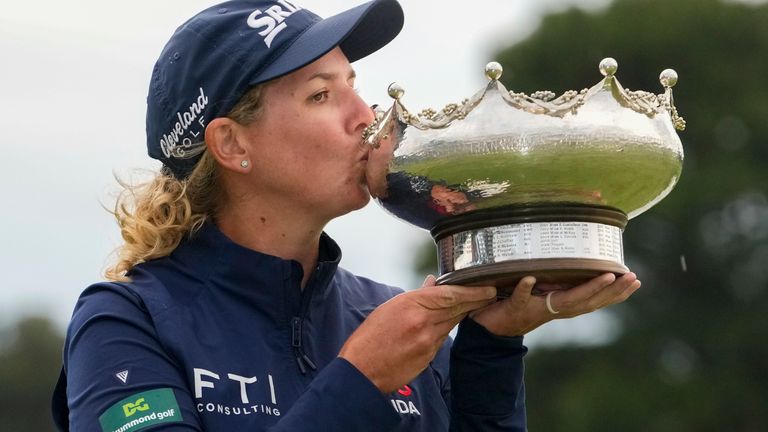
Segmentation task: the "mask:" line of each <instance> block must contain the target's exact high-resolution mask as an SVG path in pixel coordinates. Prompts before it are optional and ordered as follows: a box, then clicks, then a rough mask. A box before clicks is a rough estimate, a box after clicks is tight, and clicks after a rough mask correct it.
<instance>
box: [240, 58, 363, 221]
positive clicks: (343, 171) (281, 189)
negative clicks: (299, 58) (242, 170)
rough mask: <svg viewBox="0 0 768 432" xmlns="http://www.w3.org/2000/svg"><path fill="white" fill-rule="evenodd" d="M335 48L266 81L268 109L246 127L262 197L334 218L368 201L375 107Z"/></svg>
mask: <svg viewBox="0 0 768 432" xmlns="http://www.w3.org/2000/svg"><path fill="white" fill-rule="evenodd" d="M354 83H355V73H354V71H353V70H352V67H351V66H350V64H349V61H347V58H346V57H345V56H344V54H343V53H342V51H341V50H340V49H339V48H336V49H334V50H332V51H331V52H329V53H328V54H326V55H324V56H323V57H321V58H320V59H318V60H316V61H315V62H313V63H311V64H309V65H307V66H305V67H303V68H302V69H299V70H297V71H295V72H293V73H291V74H289V75H286V76H285V77H283V78H280V79H279V80H277V81H276V82H274V83H272V84H271V85H269V86H267V88H266V89H265V93H264V99H263V101H264V111H263V112H262V114H261V115H260V116H259V117H258V118H257V120H256V121H254V122H253V123H252V124H250V125H249V126H248V129H247V133H248V137H249V140H248V141H249V144H250V146H251V147H252V148H251V151H252V152H251V153H250V154H251V155H252V159H253V161H252V162H253V164H254V165H253V171H252V172H253V173H254V175H255V176H256V179H255V182H254V184H253V187H254V188H256V189H257V191H258V193H259V196H260V198H262V199H266V200H267V202H269V203H273V204H277V205H284V206H286V207H285V208H286V209H287V210H289V211H291V210H292V211H295V210H297V209H298V210H301V211H307V212H312V213H311V214H312V215H316V216H319V217H321V218H324V219H327V220H330V219H332V218H334V217H336V216H340V215H342V214H345V213H348V212H350V211H352V210H356V209H359V208H361V207H363V206H364V205H365V204H366V203H367V202H368V200H369V199H370V196H369V194H368V189H367V187H366V183H365V167H366V164H367V161H368V148H367V146H366V145H364V144H363V143H362V138H361V134H362V131H363V129H364V128H365V127H366V126H367V125H368V124H369V123H370V122H372V121H373V118H374V117H373V113H372V111H371V109H370V107H369V106H368V105H366V104H365V103H364V102H363V100H362V99H361V98H360V97H359V96H358V94H357V92H356V91H355V88H354Z"/></svg>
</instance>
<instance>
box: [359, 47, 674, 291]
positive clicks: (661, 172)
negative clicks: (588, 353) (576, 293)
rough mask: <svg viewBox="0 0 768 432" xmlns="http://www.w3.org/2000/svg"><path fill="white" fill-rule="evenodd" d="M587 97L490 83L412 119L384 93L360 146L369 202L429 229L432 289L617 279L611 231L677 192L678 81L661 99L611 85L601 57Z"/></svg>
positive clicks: (493, 69)
mask: <svg viewBox="0 0 768 432" xmlns="http://www.w3.org/2000/svg"><path fill="white" fill-rule="evenodd" d="M599 70H600V73H601V74H602V75H603V77H604V78H603V79H602V80H601V81H600V82H598V83H597V84H596V85H594V86H593V87H591V88H588V89H587V88H585V89H583V90H580V91H575V90H570V91H566V92H565V93H563V94H562V95H560V96H556V95H555V93H553V92H551V91H537V92H534V93H531V94H530V95H527V94H525V93H520V92H514V91H507V89H506V88H505V87H504V85H502V84H501V82H499V79H500V78H501V76H502V73H503V69H502V67H501V65H500V64H498V63H496V62H491V63H488V64H487V65H486V68H485V75H486V77H487V78H488V80H489V83H488V84H487V85H486V86H485V88H483V89H482V90H481V91H479V92H477V93H476V94H475V95H474V96H472V97H471V98H469V99H465V100H464V101H462V102H461V103H452V104H448V105H446V106H445V107H443V108H442V109H440V110H434V109H430V108H428V109H425V110H422V111H421V112H420V113H418V114H416V115H414V114H412V113H411V112H409V111H408V110H407V109H406V108H405V106H404V105H403V104H402V101H401V99H402V98H403V95H404V94H405V91H404V89H403V88H402V87H401V86H400V85H398V84H396V83H393V84H391V85H390V86H389V89H388V92H389V95H390V97H392V98H393V99H394V104H393V106H392V108H391V109H390V110H389V111H388V112H386V113H382V112H379V113H378V114H377V116H376V117H377V120H376V122H375V124H373V125H371V126H370V127H369V128H367V129H366V131H365V132H364V134H363V138H364V139H365V140H366V141H367V142H368V143H369V144H370V145H371V146H372V147H373V148H374V150H372V151H371V155H370V157H369V168H368V173H367V177H368V184H369V189H370V191H371V194H372V195H373V196H374V197H375V198H377V199H378V201H379V203H380V204H381V205H382V206H383V207H384V208H385V209H387V210H388V211H389V212H391V213H392V214H394V215H395V216H397V217H399V218H401V219H404V220H405V221H407V222H410V223H412V224H414V225H417V226H420V227H422V228H426V229H429V230H430V231H431V233H432V235H433V237H434V238H435V241H436V243H437V246H438V256H439V257H440V272H441V277H440V278H439V279H438V281H440V282H445V283H448V282H450V283H464V284H473V283H493V284H496V285H501V286H509V285H512V284H514V282H515V281H516V280H518V279H519V278H520V277H522V276H524V275H525V274H534V275H535V276H537V277H539V280H550V281H555V282H563V281H566V282H568V281H570V282H573V281H578V280H579V279H583V278H586V277H590V276H593V275H596V274H599V273H602V272H606V271H612V272H615V273H623V272H626V271H627V268H626V267H625V266H624V262H623V246H622V245H621V232H622V230H623V229H624V227H625V225H626V223H627V220H628V219H631V218H633V217H635V216H637V215H639V214H640V213H642V212H644V211H646V210H647V209H649V208H650V207H652V206H653V205H655V204H656V203H657V202H659V201H660V200H661V199H662V198H664V197H665V196H666V195H667V194H668V193H669V192H670V191H671V190H672V188H673V187H674V185H675V184H676V183H677V180H678V178H679V176H680V173H681V170H682V159H683V149H682V145H681V143H680V139H679V137H678V136H677V133H676V132H675V130H683V129H684V128H685V120H683V118H682V117H680V116H679V114H678V112H677V109H676V107H675V105H674V100H673V96H672V87H673V86H674V85H675V84H676V83H677V73H675V71H674V70H672V69H667V70H664V71H663V72H662V73H661V75H660V76H659V81H660V82H661V84H662V86H663V88H664V92H663V93H662V94H658V95H657V94H653V93H650V92H646V91H639V90H638V91H631V90H628V89H625V88H623V87H622V86H621V84H620V83H619V81H618V80H617V79H616V77H615V74H616V72H617V70H618V63H617V62H616V60H614V59H612V58H606V59H604V60H603V61H601V62H600V65H599Z"/></svg>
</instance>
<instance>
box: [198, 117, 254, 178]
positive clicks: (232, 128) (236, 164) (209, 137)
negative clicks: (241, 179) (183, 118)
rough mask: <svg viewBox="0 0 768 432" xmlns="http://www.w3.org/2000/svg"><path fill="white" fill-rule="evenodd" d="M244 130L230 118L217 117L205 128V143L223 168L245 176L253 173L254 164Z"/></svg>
mask: <svg viewBox="0 0 768 432" xmlns="http://www.w3.org/2000/svg"><path fill="white" fill-rule="evenodd" d="M242 129H243V126H242V125H240V124H239V123H237V122H236V121H234V120H232V119H230V118H228V117H217V118H215V119H213V120H211V122H210V123H208V126H207V127H206V128H205V143H206V145H207V146H208V151H210V152H211V153H212V154H213V156H214V157H215V158H216V161H217V162H218V163H219V165H220V166H221V167H223V168H225V169H227V170H230V171H233V172H236V173H241V174H245V173H248V172H250V171H251V166H252V163H251V158H250V155H249V151H248V148H247V147H246V146H245V141H244V140H243V136H244V135H243V133H242Z"/></svg>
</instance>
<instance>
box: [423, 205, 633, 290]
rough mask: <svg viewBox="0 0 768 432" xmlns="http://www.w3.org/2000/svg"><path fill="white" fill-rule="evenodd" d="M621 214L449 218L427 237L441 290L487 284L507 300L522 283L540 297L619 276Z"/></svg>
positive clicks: (554, 210) (533, 212) (503, 211)
mask: <svg viewBox="0 0 768 432" xmlns="http://www.w3.org/2000/svg"><path fill="white" fill-rule="evenodd" d="M626 223H627V217H626V215H625V214H624V213H622V212H620V211H618V210H615V209H611V208H603V207H587V206H572V205H564V206H546V207H544V206H541V207H526V208H515V207H512V208H509V207H508V208H498V209H493V210H487V211H479V212H474V213H471V214H467V215H461V216H454V217H451V219H450V220H448V221H444V222H442V223H441V224H439V225H438V226H436V227H435V228H434V229H433V230H432V235H433V237H434V238H435V242H436V243H437V247H438V256H439V267H440V275H441V276H440V277H439V278H438V279H437V282H438V283H441V284H456V285H468V286H472V285H475V286H478V285H493V286H496V287H497V289H498V290H499V295H500V296H507V295H509V294H511V293H512V291H513V290H514V288H515V285H516V284H517V283H518V282H519V281H520V279H522V278H523V277H524V276H527V275H530V276H534V277H536V280H537V287H536V288H535V290H536V291H537V292H538V293H541V292H545V291H549V290H553V289H568V288H570V287H572V286H575V285H578V284H580V283H582V282H585V281H587V280H589V279H591V278H594V277H596V276H599V275H601V274H603V273H615V274H617V275H621V274H624V273H626V272H628V271H629V269H627V267H626V266H625V265H624V253H623V245H622V240H621V232H622V230H623V228H624V227H625V226H626Z"/></svg>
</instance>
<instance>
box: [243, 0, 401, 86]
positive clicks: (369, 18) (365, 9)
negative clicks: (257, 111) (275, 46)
mask: <svg viewBox="0 0 768 432" xmlns="http://www.w3.org/2000/svg"><path fill="white" fill-rule="evenodd" d="M403 20H404V19H403V9H402V8H401V7H400V4H399V3H398V2H397V1H396V0H374V1H372V2H369V3H364V4H362V5H360V6H357V7H354V8H352V9H349V10H347V11H344V12H342V13H339V14H337V15H334V16H332V17H329V18H326V19H323V20H321V21H318V22H317V23H315V24H314V25H313V26H311V27H310V28H308V29H307V30H306V31H305V32H304V33H302V34H301V35H300V36H299V37H297V38H296V40H295V41H294V42H293V43H292V44H291V45H290V46H289V47H287V48H286V49H285V51H283V52H282V53H280V54H279V56H278V58H277V59H276V60H275V61H274V62H273V63H271V64H269V65H268V66H267V67H266V68H264V69H263V70H261V71H259V72H257V73H256V75H254V76H253V77H252V78H251V80H250V84H251V85H255V84H259V83H262V82H265V81H269V80H271V79H274V78H278V77H280V76H282V75H285V74H288V73H290V72H293V71H295V70H297V69H300V68H302V67H304V66H306V65H308V64H310V63H312V62H313V61H315V60H317V59H318V58H320V57H322V56H323V55H324V54H326V53H328V52H329V51H331V50H332V49H333V48H335V47H337V46H339V47H341V50H342V51H343V52H344V55H346V56H347V59H348V60H349V61H350V62H354V61H356V60H359V59H361V58H363V57H365V56H367V55H369V54H371V53H373V52H375V51H377V50H379V49H380V48H382V47H383V46H384V45H386V44H388V43H389V42H390V41H391V40H392V39H394V38H395V36H397V35H398V33H400V30H401V29H402V28H403Z"/></svg>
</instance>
